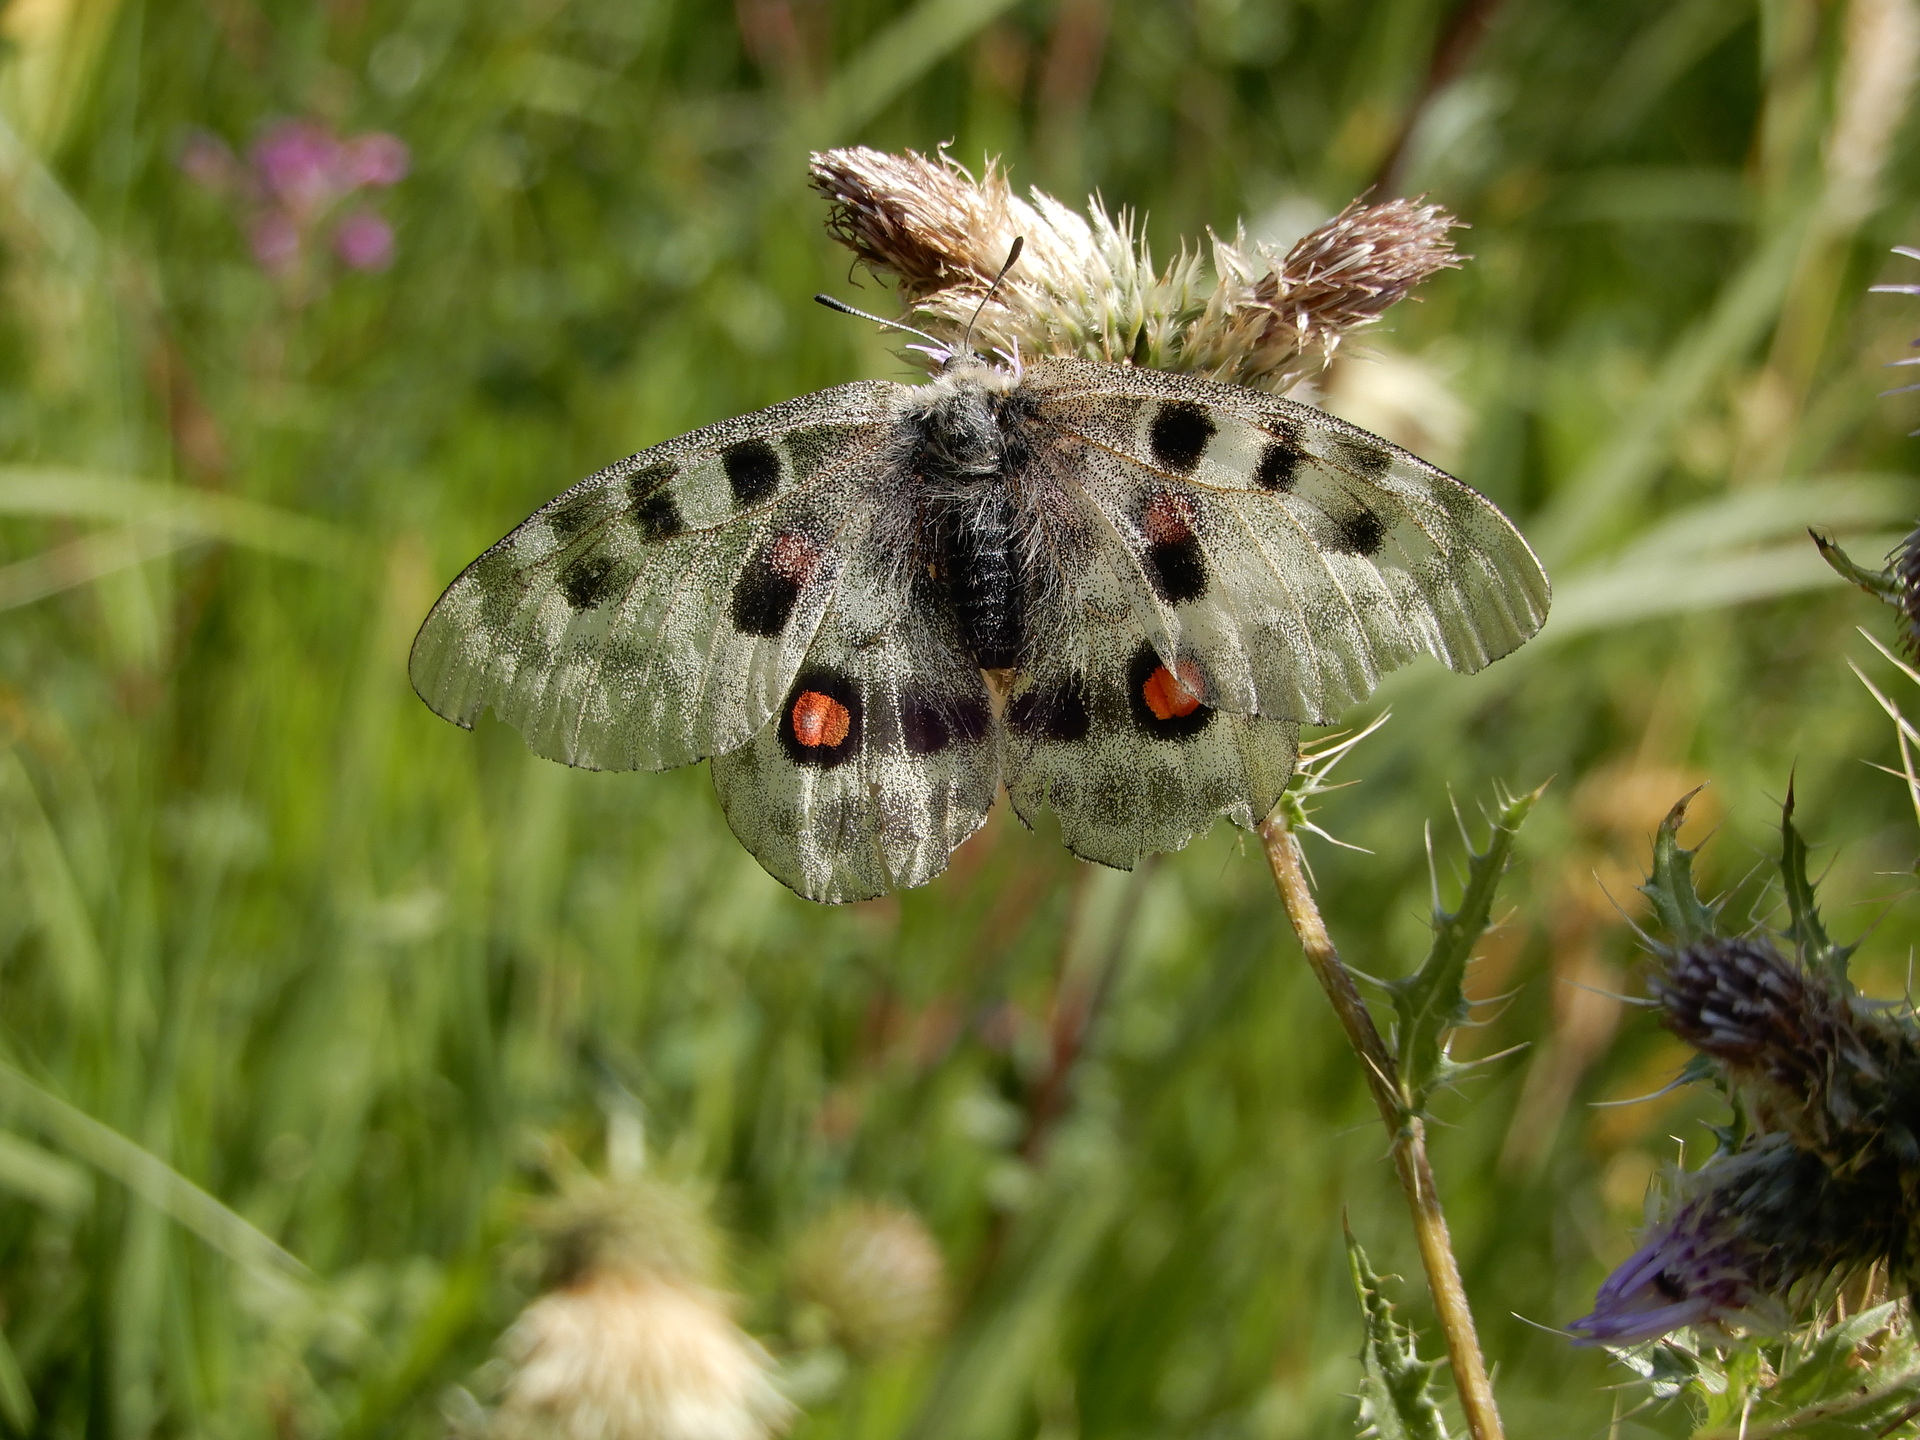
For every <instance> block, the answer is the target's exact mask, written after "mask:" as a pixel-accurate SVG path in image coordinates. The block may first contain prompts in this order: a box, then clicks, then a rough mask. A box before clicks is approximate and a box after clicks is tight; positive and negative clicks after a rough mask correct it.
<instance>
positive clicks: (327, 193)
mask: <svg viewBox="0 0 1920 1440" xmlns="http://www.w3.org/2000/svg"><path fill="white" fill-rule="evenodd" d="M341 160H342V152H341V145H340V142H339V141H338V140H336V139H335V138H334V137H333V135H332V133H331V132H330V131H328V130H326V129H324V128H322V127H321V126H319V125H315V124H313V123H312V122H310V121H306V120H286V121H282V122H281V123H280V124H278V125H275V126H273V127H272V128H271V129H270V130H268V131H267V133H266V134H265V135H262V136H261V137H260V139H259V140H258V141H256V142H255V143H254V147H253V166H254V171H255V173H256V174H257V175H258V176H259V178H260V182H261V184H262V185H263V186H264V187H265V189H266V191H267V193H268V194H269V195H270V196H272V197H273V199H274V200H276V201H278V202H279V203H280V204H282V205H284V206H285V207H286V208H287V209H288V210H290V211H292V212H293V213H294V214H295V215H297V216H306V215H312V214H315V213H317V212H318V211H320V210H324V209H325V208H326V207H327V206H328V205H330V204H332V203H333V202H334V201H335V200H337V199H338V198H339V197H340V196H341V195H342V194H344V193H345V192H346V191H347V190H348V189H349V188H351V187H350V185H349V184H348V183H347V182H346V175H345V168H344V166H343V165H342V163H341Z"/></svg>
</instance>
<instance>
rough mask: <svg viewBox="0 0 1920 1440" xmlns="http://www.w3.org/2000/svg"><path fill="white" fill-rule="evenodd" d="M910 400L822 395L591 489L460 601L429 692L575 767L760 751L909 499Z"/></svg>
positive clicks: (502, 556) (533, 525)
mask: <svg viewBox="0 0 1920 1440" xmlns="http://www.w3.org/2000/svg"><path fill="white" fill-rule="evenodd" d="M900 389H901V387H899V386H895V385H889V384H885V383H883V382H877V381H875V382H864V383H860V384H854V385H845V386H840V387H838V388H836V389H833V390H826V391H822V392H820V393H819V394H816V395H810V396H806V397H803V398H802V399H799V400H795V401H790V402H788V403H786V404H784V405H778V406H775V407H773V408H772V409H770V410H765V411H761V412H759V413H758V414H755V415H749V416H744V417H742V418H741V419H738V420H733V421H728V422H727V423H725V424H723V425H717V426H713V427H711V428H709V429H706V430H700V431H695V432H694V433H693V434H691V435H686V436H682V437H681V438H679V439H677V440H672V441H669V442H668V443H666V444H665V445H661V446H657V447H656V448H654V449H652V450H648V451H643V452H642V453H641V454H639V455H636V456H634V457H632V458H631V459H629V460H626V461H623V462H621V463H620V464H618V465H615V466H612V467H610V468H609V469H607V470H604V471H602V472H600V473H599V474H598V475H594V476H592V477H590V478H589V479H587V480H584V481H582V482H581V483H580V484H579V485H576V486H575V487H574V488H573V489H571V490H569V491H568V492H566V493H565V494H564V495H562V496H560V497H559V498H558V499H556V500H554V501H552V502H551V503H550V504H548V505H546V506H543V507H542V508H541V509H540V510H539V511H537V512H536V513H535V514H534V515H533V516H532V517H531V518H530V519H528V520H527V521H526V523H525V524H523V525H521V526H520V527H519V528H518V529H517V530H515V531H514V532H513V533H512V534H510V535H508V536H507V537H506V538H505V539H504V540H502V541H501V542H500V543H499V544H498V545H496V546H494V547H493V548H492V549H491V550H489V551H488V552H487V553H486V554H485V555H483V556H481V557H480V559H478V560H476V561H475V562H474V563H473V564H472V565H471V566H469V567H468V569H467V570H466V572H465V573H464V574H462V575H461V576H460V577H459V579H457V580H455V581H454V582H453V584H452V585H451V586H449V587H448V589H447V592H446V594H445V595H443V596H442V597H441V598H440V601H439V603H438V604H437V605H436V606H435V607H434V609H433V612H432V613H431V614H430V615H429V616H428V618H427V622H426V624H425V625H424V626H423V627H422V628H421V631H420V635H419V637H418V638H417V639H416V641H415V642H414V650H413V658H412V663H411V670H412V676H413V682H414V686H415V688H416V689H417V690H418V691H419V692H420V695H421V697H422V698H423V699H425V700H426V702H427V703H428V705H430V706H431V707H432V708H433V709H434V710H435V711H436V712H438V713H439V714H441V715H443V716H445V717H446V718H447V719H449V720H452V721H454V722H455V723H457V724H460V725H471V724H472V723H473V721H474V720H475V718H476V717H477V716H478V715H479V713H480V711H481V710H482V709H484V708H486V707H489V706H491V707H492V708H493V710H494V711H495V713H496V714H498V715H499V716H500V718H501V719H503V720H505V721H506V722H507V723H508V724H510V725H512V726H514V727H515V728H516V729H518V730H519V731H520V732H521V734H522V735H524V736H525V737H526V740H527V743H528V744H529V745H531V746H532V747H533V749H534V750H535V751H536V752H537V753H538V754H541V755H544V756H546V757H547V758H549V759H553V760H560V761H563V762H565V763H567V764H571V765H582V766H587V767H590V768H595V769H609V770H629V769H643V770H653V769H665V768H668V767H670V766H675V765H684V764H687V763H689V762H690V761H693V760H698V759H702V758H705V757H706V756H709V755H713V754H718V753H721V752H724V751H727V750H731V749H734V748H736V747H738V746H740V745H742V744H744V743H745V742H746V741H747V740H749V739H750V738H752V736H753V735H754V734H755V733H756V732H757V731H759V730H760V729H762V728H763V727H764V726H765V725H766V723H767V720H768V718H769V717H770V716H771V715H773V714H774V712H775V710H776V709H777V708H778V706H779V704H780V702H781V701H782V700H783V699H784V698H785V696H786V693H787V690H788V689H789V687H790V686H791V684H792V681H793V678H794V675H795V674H796V672H797V671H798V670H799V668H800V663H801V659H802V657H803V656H804V655H805V653H806V651H807V647H808V646H809V645H810V644H811V643H812V640H813V635H814V632H815V630H816V628H817V627H818V625H819V622H820V618H821V616H822V615H823V614H825V612H826V610H827V607H828V605H829V603H830V602H831V599H832V596H833V593H834V588H835V585H836V583H837V580H838V577H839V573H840V567H841V565H842V563H843V557H844V556H845V555H846V554H847V553H849V552H850V551H854V550H856V549H857V548H858V546H859V545H860V544H862V543H863V542H864V540H865V537H866V532H867V528H868V527H869V526H870V525H871V523H872V519H873V515H874V513H875V510H876V508H877V506H878V504H879V503H880V497H881V496H882V495H883V494H884V493H886V490H887V488H888V487H889V486H892V487H895V488H897V485H898V476H897V475H896V474H895V473H893V472H894V471H895V470H896V469H897V461H896V460H894V459H893V458H891V457H892V450H891V448H890V441H891V438H892V434H893V432H892V428H891V426H890V423H889V421H890V417H891V414H892V407H893V404H894V401H895V397H896V396H897V395H898V394H899V392H900Z"/></svg>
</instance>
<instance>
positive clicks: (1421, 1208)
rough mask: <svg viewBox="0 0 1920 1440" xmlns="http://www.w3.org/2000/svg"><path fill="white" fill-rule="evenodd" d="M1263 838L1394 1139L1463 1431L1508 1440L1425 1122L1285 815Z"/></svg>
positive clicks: (1483, 1439) (1486, 1439) (1481, 1438)
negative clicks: (1408, 1096)
mask: <svg viewBox="0 0 1920 1440" xmlns="http://www.w3.org/2000/svg"><path fill="white" fill-rule="evenodd" d="M1260 839H1261V842H1262V843H1263V844H1264V845H1265V847H1266V851H1267V864H1268V866H1270V867H1271V868H1272V870H1273V883H1274V886H1275V888H1276V889H1278V890H1279V892H1280V903H1281V904H1282V905H1284V906H1285V907H1286V910H1287V919H1288V920H1290V921H1291V922H1292V923H1293V933H1294V934H1295V935H1297V936H1299V937H1300V948H1301V949H1302V950H1304V951H1305V952H1306V956H1307V964H1308V965H1310V966H1312V967H1313V973H1314V977H1315V978H1316V979H1317V980H1319V982H1320V987H1321V989H1323V990H1325V991H1326V992H1327V999H1329V1000H1331V1001H1332V1002H1333V1012H1334V1014H1335V1015H1337V1016H1338V1017H1339V1019H1340V1024H1341V1027H1342V1028H1343V1029H1345V1030H1346V1032H1347V1041H1348V1043H1349V1044H1351V1045H1352V1046H1353V1048H1354V1050H1355V1051H1356V1052H1357V1053H1358V1054H1359V1056H1360V1063H1361V1066H1362V1068H1363V1069H1364V1070H1365V1072H1366V1076H1367V1089H1368V1090H1369V1091H1370V1092H1371V1093H1372V1095H1373V1103H1374V1104H1375V1105H1376V1106H1378V1107H1379V1110H1380V1119H1381V1122H1382V1123H1383V1124H1384V1125H1385V1126H1386V1127H1387V1133H1388V1134H1389V1135H1391V1136H1392V1137H1393V1168H1394V1170H1395V1171H1396V1172H1397V1173H1398V1174H1399V1176H1400V1188H1401V1189H1402V1190H1404V1191H1405V1192H1406V1196H1407V1209H1408V1210H1409V1211H1410V1212H1412V1215H1413V1232H1414V1235H1415V1236H1416V1237H1417V1238H1418V1240H1419V1243H1420V1261H1421V1264H1422V1265H1424V1266H1425V1267H1426V1271H1427V1285H1428V1288H1429V1289H1430V1290H1431V1291H1432V1292H1433V1308H1434V1312H1435V1314H1436V1315H1437V1316H1438V1317H1439V1320H1440V1329H1441V1331H1442V1332H1443V1333H1444V1334H1445V1335H1446V1337H1447V1357H1448V1359H1449V1360H1451V1361H1452V1364H1453V1381H1454V1384H1455V1386H1456V1387H1458V1389H1459V1392H1460V1408H1461V1410H1462V1411H1463V1412H1464V1413H1465V1415H1466V1419H1467V1431H1468V1433H1469V1434H1470V1435H1471V1436H1472V1437H1473V1440H1505V1433H1506V1432H1505V1431H1504V1430H1503V1429H1502V1428H1501V1425H1500V1411H1499V1409H1498V1408H1497V1407H1496V1406H1495V1404H1494V1400H1493V1382H1492V1381H1491V1380H1490V1379H1489V1378H1488V1376H1487V1362H1486V1358H1485V1357H1484V1356H1483V1355H1482V1354H1481V1353H1480V1337H1479V1335H1478V1334H1477V1333H1476V1332H1475V1330H1474V1327H1473V1311H1472V1309H1471V1308H1470V1307H1469V1306H1468V1304H1467V1291H1466V1287H1465V1286H1464V1285H1462V1284H1461V1283H1460V1263H1459V1261H1458V1260H1456V1259H1455V1258H1454V1254H1453V1241H1452V1239H1451V1238H1450V1237H1449V1235H1448V1233H1447V1217H1446V1214H1445V1213H1444V1212H1443V1211H1442V1210H1441V1208H1440V1193H1439V1191H1438V1190H1436V1189H1435V1188H1434V1183H1433V1167H1432V1166H1431V1165H1429V1164H1428V1163H1427V1126H1426V1121H1425V1120H1424V1119H1423V1118H1422V1117H1421V1116H1420V1115H1418V1114H1416V1113H1414V1112H1413V1111H1412V1110H1411V1109H1410V1108H1409V1107H1408V1106H1407V1104H1406V1103H1405V1101H1404V1100H1403V1099H1402V1098H1401V1094H1400V1080H1399V1070H1398V1067H1397V1066H1396V1065H1395V1064H1394V1059H1393V1053H1392V1052H1391V1051H1389V1050H1388V1049H1387V1042H1386V1041H1385V1040H1384V1039H1382V1038H1381V1035H1380V1030H1379V1027H1377V1026H1376V1025H1375V1024H1374V1023H1373V1014H1372V1012H1371V1011H1369V1010H1368V1009H1367V1002H1366V1001H1365V1000H1363V999H1361V998H1360V991H1359V989H1358V987H1356V986H1355V985H1354V983H1353V976H1352V975H1351V974H1350V973H1349V972H1348V970H1347V967H1346V966H1345V965H1342V964H1341V963H1340V952H1339V951H1337V950H1336V949H1334V947H1333V939H1332V937H1331V936H1329V935H1328V934H1327V922H1326V921H1325V920H1323V919H1322V918H1321V916H1320V907H1319V906H1318V905H1317V904H1315V903H1314V898H1313V888H1312V887H1311V886H1310V885H1309V884H1308V883H1307V873H1306V866H1305V864H1304V863H1303V861H1302V858H1301V854H1300V841H1299V838H1298V836H1296V835H1295V833H1294V830H1293V827H1292V826H1291V825H1289V824H1288V823H1287V820H1286V817H1285V815H1284V814H1283V813H1282V812H1280V811H1275V812H1274V815H1273V818H1272V819H1270V820H1268V821H1267V823H1266V824H1265V825H1263V826H1261V827H1260Z"/></svg>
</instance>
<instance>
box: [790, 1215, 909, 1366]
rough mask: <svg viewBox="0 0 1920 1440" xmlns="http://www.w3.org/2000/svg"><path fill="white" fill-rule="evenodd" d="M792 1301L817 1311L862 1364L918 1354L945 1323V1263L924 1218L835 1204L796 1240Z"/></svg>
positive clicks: (836, 1337) (849, 1351)
mask: <svg viewBox="0 0 1920 1440" xmlns="http://www.w3.org/2000/svg"><path fill="white" fill-rule="evenodd" d="M791 1273H792V1283H793V1292H794V1297H795V1298H796V1299H797V1300H799V1301H800V1302H801V1303H802V1304H807V1305H813V1306H817V1307H818V1308H819V1310H820V1312H821V1313H822V1314H823V1316H824V1318H825V1320H826V1323H827V1327H828V1329H829V1330H830V1331H831V1333H832V1336H833V1338H834V1340H835V1341H837V1342H838V1343H839V1344H840V1345H841V1346H842V1347H844V1348H845V1349H846V1350H847V1352H848V1353H849V1354H851V1355H854V1356H855V1357H857V1358H859V1359H862V1360H872V1359H878V1358H881V1357H883V1356H886V1355H893V1354H900V1353H904V1352H906V1351H909V1350H911V1349H913V1348H914V1347H915V1346H917V1345H919V1344H920V1343H921V1342H923V1341H925V1340H927V1339H929V1338H931V1337H932V1336H933V1335H934V1334H936V1333H937V1332H938V1331H939V1329H940V1327H941V1325H942V1323H943V1322H944V1320H945V1318H946V1278H947V1277H946V1261H945V1259H944V1258H943V1257H942V1255H941V1254H940V1247H939V1245H938V1244H937V1243H936V1242H935V1240H934V1238H933V1235H932V1234H931V1233H930V1232H929V1231H928V1229H927V1227H926V1224H925V1222H924V1221H922V1220H921V1219H920V1217H919V1216H918V1215H916V1214H914V1213H913V1212H912V1211H911V1210H907V1209H904V1208H902V1207H900V1206H897V1205H885V1204H876V1203H873V1202H870V1201H854V1202H852V1203H850V1204H846V1205H841V1206H837V1207H836V1208H834V1209H833V1210H830V1211H828V1212H827V1213H826V1214H825V1215H823V1216H821V1217H820V1219H819V1220H817V1221H816V1222H815V1223H814V1224H812V1225H811V1226H809V1227H808V1228H807V1230H806V1231H805V1233H803V1234H802V1235H801V1237H800V1239H799V1240H798V1241H797V1242H796V1243H795V1245H794V1248H793V1259H792V1270H791Z"/></svg>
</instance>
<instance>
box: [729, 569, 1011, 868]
mask: <svg viewBox="0 0 1920 1440" xmlns="http://www.w3.org/2000/svg"><path fill="white" fill-rule="evenodd" d="M851 564H852V570H851V572H850V573H849V574H848V575H847V576H846V577H845V578H843V580H842V582H841V584H840V586H839V589H838V591H837V592H836V594H835V596H834V599H833V603H832V605H831V607H830V608H829V609H828V611H827V613H826V615H825V617H824V618H823V619H822V621H821V623H820V628H819V630H818V632H817V633H816V634H815V636H814V640H813V644H812V646H811V647H810V648H809V649H808V651H807V654H806V658H805V661H804V662H803V663H802V665H801V667H800V670H799V673H798V675H796V676H795V677H794V679H793V682H792V684H791V686H790V688H789V691H788V693H787V695H786V696H785V698H784V700H783V702H782V705H781V708H780V710H779V712H778V714H777V715H776V716H775V718H774V721H773V723H771V724H769V725H768V726H766V727H765V728H764V729H763V730H762V731H761V732H760V733H759V734H758V735H757V736H755V737H754V739H753V740H752V741H751V742H750V743H748V744H747V745H745V746H743V747H741V748H740V749H738V750H735V751H733V752H731V753H729V754H726V755H721V756H717V757H716V758H715V759H714V762H713V784H714V789H715V790H716V791H717V792H718V793H719V796H720V803H721V805H722V807H723V808H724V809H725V810H726V813H727V822H728V823H729V824H730V825H732V826H733V831H734V834H736V835H737V836H739V838H740V841H741V843H742V844H744V845H745V846H746V847H747V849H749V850H750V851H752V852H753V855H754V858H756V859H757V860H759V862H760V863H761V864H762V865H763V866H765V867H766V869H767V870H768V871H769V872H770V873H771V874H772V875H774V876H775V877H776V878H777V879H779V880H781V881H783V882H785V883H786V884H787V885H789V886H791V887H792V888H793V889H794V890H796V891H798V892H799V893H800V894H802V895H804V896H806V897H807V898H808V899H810V900H828V901H844V900H864V899H867V898H868V897H870V896H874V895H881V894H884V893H886V892H887V891H889V890H894V889H899V888H902V887H905V886H912V885H921V884H924V883H925V882H926V881H928V880H930V879H932V878H933V877H934V876H935V875H937V874H939V873H940V872H941V871H942V870H944V869H946V866H947V857H948V855H949V854H950V853H951V852H952V851H953V849H954V848H955V847H956V846H958V845H959V844H960V842H961V841H963V840H965V839H966V838H967V837H968V836H969V835H971V834H972V833H973V832H974V831H975V830H977V829H979V828H980V825H981V822H982V821H984V820H985V819H986V816H987V810H988V808H989V807H990V806H991V805H992V804H993V797H994V792H995V791H996V790H997V789H998V787H999V783H1000V762H999V753H1000V735H999V726H998V721H996V720H995V718H994V715H993V711H992V706H991V704H990V703H989V698H988V693H987V687H986V684H985V682H984V681H983V680H982V678H981V675H980V672H979V671H978V670H976V669H974V668H973V667H972V666H971V665H970V664H968V663H967V661H966V660H965V659H964V658H963V656H962V653H961V650H960V646H959V643H958V640H957V637H956V636H955V634H954V631H953V624H952V621H951V620H950V619H949V618H947V617H946V616H945V615H944V613H943V612H942V611H941V610H940V609H939V608H938V607H937V606H934V605H931V604H928V603H925V602H926V599H927V597H926V596H924V595H923V594H922V593H921V590H922V588H923V587H920V586H916V585H914V584H913V583H912V582H911V581H910V580H903V579H902V578H901V575H900V571H901V569H902V567H900V566H899V565H897V564H894V563H892V559H891V557H888V556H886V555H883V554H880V553H878V547H868V549H867V550H866V552H865V553H864V554H863V555H862V556H860V557H857V558H856V559H855V560H854V561H853V562H851Z"/></svg>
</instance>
